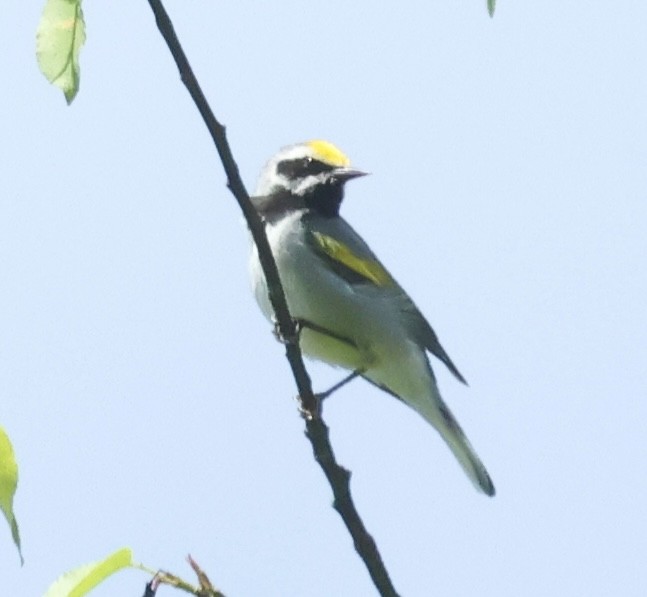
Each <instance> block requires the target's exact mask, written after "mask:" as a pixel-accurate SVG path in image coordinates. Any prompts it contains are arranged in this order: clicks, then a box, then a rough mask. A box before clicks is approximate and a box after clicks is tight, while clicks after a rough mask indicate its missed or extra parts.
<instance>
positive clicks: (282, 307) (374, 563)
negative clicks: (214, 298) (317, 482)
mask: <svg viewBox="0 0 647 597" xmlns="http://www.w3.org/2000/svg"><path fill="white" fill-rule="evenodd" d="M148 2H149V4H150V6H151V9H152V10H153V14H154V15H155V20H156V22H157V27H158V29H159V30H160V33H161V34H162V37H163V38H164V40H165V41H166V43H167V45H168V47H169V50H170V51H171V54H172V56H173V59H174V60H175V63H176V64H177V67H178V70H179V71H180V77H181V79H182V82H183V83H184V85H185V86H186V88H187V90H188V91H189V93H190V94H191V97H192V98H193V101H194V102H195V105H196V106H197V108H198V110H199V111H200V114H201V115H202V118H203V119H204V122H205V124H206V126H207V129H208V130H209V133H210V134H211V138H212V139H213V142H214V144H215V145H216V149H217V150H218V155H219V156H220V160H221V161H222V165H223V167H224V169H225V173H226V175H227V186H228V187H229V189H230V191H231V192H232V194H233V195H234V197H235V198H236V201H237V202H238V205H239V206H240V209H241V210H242V212H243V215H244V216H245V219H246V221H247V225H248V227H249V229H250V231H251V234H252V238H253V239H254V242H255V243H256V247H257V249H258V255H259V259H260V262H261V266H262V268H263V272H264V274H265V278H266V280H267V285H268V289H269V298H270V302H271V304H272V308H273V310H274V313H275V314H276V319H277V325H278V329H279V333H280V335H281V337H282V338H283V339H284V340H285V346H286V356H287V358H288V361H289V363H290V367H291V368H292V373H293V375H294V379H295V381H296V384H297V388H298V391H299V399H300V401H301V404H302V410H303V411H304V413H305V415H306V416H305V420H306V436H307V437H308V439H309V440H310V442H311V444H312V449H313V452H314V455H315V459H316V460H317V462H318V463H319V465H320V466H321V468H322V469H323V471H324V473H325V475H326V477H327V478H328V481H329V483H330V485H331V487H332V490H333V495H334V507H335V509H336V510H337V511H338V512H339V514H340V515H341V517H342V519H343V520H344V523H345V524H346V527H347V528H348V531H349V532H350V534H351V536H352V538H353V542H354V544H355V549H356V550H357V552H358V553H359V555H360V557H361V558H362V560H363V561H364V564H365V565H366V567H367V568H368V571H369V574H370V575H371V578H372V579H373V583H374V584H375V586H376V588H377V589H378V591H379V592H380V594H381V595H384V596H389V597H394V596H397V593H396V591H395V588H394V587H393V584H392V583H391V579H390V578H389V574H388V572H387V570H386V568H385V566H384V563H383V561H382V558H381V557H380V554H379V552H378V550H377V546H376V544H375V541H374V540H373V538H372V537H371V535H370V534H369V533H368V532H367V530H366V528H365V527H364V524H363V522H362V520H361V518H360V516H359V514H358V513H357V510H356V509H355V505H354V503H353V500H352V497H351V493H350V486H349V480H350V473H349V472H348V471H347V470H346V469H345V468H343V467H342V466H340V465H339V464H337V462H336V460H335V456H334V453H333V451H332V446H331V445H330V440H329V437H328V427H327V426H326V424H325V423H324V421H323V419H322V418H321V412H320V409H319V401H318V400H317V398H316V396H315V394H314V392H313V391H312V384H311V382H310V376H309V375H308V372H307V371H306V368H305V365H304V363H303V358H302V356H301V350H300V348H299V342H298V330H297V326H296V324H295V322H294V320H293V319H292V317H291V316H290V313H289V311H288V306H287V301H286V300H285V293H284V292H283V287H282V286H281V280H280V278H279V273H278V270H277V268H276V263H275V262H274V257H273V256H272V251H271V249H270V246H269V243H268V241H267V236H266V235H265V228H264V226H263V222H262V220H261V218H260V216H259V215H258V213H257V212H256V210H255V209H254V206H253V205H252V203H251V201H250V199H249V195H248V193H247V190H246V189H245V186H244V185H243V181H242V179H241V178H240V173H239V172H238V166H237V165H236V162H235V161H234V158H233V156H232V153H231V149H230V147H229V143H228V141H227V136H226V131H225V127H224V126H223V125H222V124H220V123H219V122H218V120H217V119H216V117H215V116H214V114H213V112H212V111H211V108H210V106H209V103H208V102H207V100H206V98H205V96H204V93H203V92H202V89H201V88H200V85H199V83H198V80H197V79H196V77H195V75H194V73H193V70H192V69H191V66H190V65H189V61H188V60H187V57H186V55H185V54H184V51H183V50H182V46H181V45H180V42H179V40H178V38H177V36H176V35H175V31H174V29H173V24H172V23H171V20H170V19H169V16H168V14H167V13H166V10H165V9H164V6H163V5H162V2H161V0H148Z"/></svg>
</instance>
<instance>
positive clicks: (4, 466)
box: [0, 427, 23, 562]
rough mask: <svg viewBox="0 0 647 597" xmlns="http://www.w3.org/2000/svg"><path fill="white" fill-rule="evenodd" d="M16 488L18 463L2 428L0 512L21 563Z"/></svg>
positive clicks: (0, 428)
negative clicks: (4, 519) (9, 531)
mask: <svg viewBox="0 0 647 597" xmlns="http://www.w3.org/2000/svg"><path fill="white" fill-rule="evenodd" d="M16 487H18V463H17V462H16V457H15V455H14V452H13V446H12V445H11V441H9V436H8V435H7V433H6V432H5V430H4V429H3V428H2V427H0V510H2V513H3V514H4V515H5V518H6V519H7V522H8V523H9V527H10V528H11V536H12V537H13V542H14V543H15V544H16V547H17V549H18V554H19V555H20V561H21V562H23V557H22V552H21V550H20V533H19V532H18V522H17V521H16V517H15V515H14V513H13V496H14V495H15V493H16Z"/></svg>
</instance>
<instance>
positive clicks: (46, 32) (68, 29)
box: [36, 0, 85, 104]
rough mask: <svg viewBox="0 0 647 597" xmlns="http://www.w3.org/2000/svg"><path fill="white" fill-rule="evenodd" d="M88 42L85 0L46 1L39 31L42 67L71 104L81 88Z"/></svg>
mask: <svg viewBox="0 0 647 597" xmlns="http://www.w3.org/2000/svg"><path fill="white" fill-rule="evenodd" d="M84 42H85V22H84V20H83V11H82V10H81V0H46V2H45V8H43V14H42V15H41V18H40V24H39V25H38V32H37V34H36V57H37V58H38V66H39V67H40V70H41V72H42V73H43V74H44V75H45V77H46V78H47V80H48V81H49V82H50V83H53V84H54V85H56V86H57V87H59V88H60V89H61V90H62V91H63V93H64V94H65V99H66V101H67V103H68V104H71V103H72V100H73V99H74V97H75V96H76V94H77V92H78V91H79V52H80V51H81V46H82V45H83V44H84Z"/></svg>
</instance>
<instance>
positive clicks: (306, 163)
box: [251, 141, 494, 496]
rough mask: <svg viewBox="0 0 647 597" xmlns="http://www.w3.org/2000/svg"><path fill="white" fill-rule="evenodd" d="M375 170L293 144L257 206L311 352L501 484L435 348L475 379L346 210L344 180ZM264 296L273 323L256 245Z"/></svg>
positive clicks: (257, 280)
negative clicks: (393, 402)
mask: <svg viewBox="0 0 647 597" xmlns="http://www.w3.org/2000/svg"><path fill="white" fill-rule="evenodd" d="M364 174H365V173H364V172H362V171H360V170H356V169H354V168H351V166H350V161H349V160H348V158H347V157H346V156H345V155H344V154H343V153H342V152H341V151H340V150H339V149H337V148H336V147H335V146H334V145H332V144H331V143H328V142H327V141H308V142H306V143H299V144H296V145H291V146H289V147H285V148H284V149H282V150H281V151H279V153H277V154H276V155H275V156H274V157H272V158H271V159H270V161H269V162H268V163H267V164H266V166H265V168H264V169H263V171H262V173H261V176H260V180H259V183H258V187H257V189H256V193H255V196H254V197H252V201H253V203H254V206H255V207H256V209H257V210H258V213H259V214H260V215H261V217H262V218H263V220H264V222H265V229H266V232H267V237H268V240H269V243H270V247H271V249H272V253H273V254H274V259H275V260H276V265H277V267H278V271H279V275H280V278H281V282H282V284H283V288H284V290H285V296H286V299H287V302H288V307H289V309H290V313H291V315H292V317H293V318H294V319H295V320H296V321H298V322H299V325H300V332H299V344H300V346H301V349H302V351H303V352H304V354H306V355H308V356H310V357H313V358H315V359H319V360H322V361H325V362H326V363H329V364H331V365H336V366H340V367H344V368H346V369H349V370H350V371H356V372H359V373H360V374H361V375H362V377H364V378H365V379H367V380H368V381H370V382H372V383H373V384H375V385H376V386H378V387H380V388H382V389H383V390H385V391H387V392H388V393H390V394H392V395H394V396H396V397H397V398H400V399H401V400H402V401H403V402H405V403H406V404H408V405H409V406H410V407H411V408H413V409H414V410H415V411H417V412H418V413H419V414H420V415H422V417H424V419H425V420H426V421H428V422H429V423H431V425H433V426H434V428H435V429H436V430H437V431H438V432H439V433H440V435H441V437H442V438H443V439H444V440H445V442H446V443H447V445H448V446H449V447H450V449H451V450H452V452H453V453H454V455H455V456H456V458H457V459H458V462H459V463H460V464H461V466H462V467H463V469H464V470H465V472H466V473H467V475H468V477H469V478H470V479H471V480H472V482H473V483H474V485H475V486H476V487H477V488H478V489H480V490H481V491H483V492H484V493H485V494H487V495H490V496H492V495H494V485H493V483H492V480H491V479H490V476H489V475H488V473H487V471H486V470H485V467H484V466H483V464H482V462H481V460H480V459H479V457H478V456H477V455H476V452H475V451H474V450H473V448H472V446H471V445H470V443H469V441H468V440H467V438H466V437H465V434H464V433H463V430H462V429H461V427H460V426H459V424H458V422H457V421H456V419H455V418H454V416H453V415H452V413H451V412H450V410H449V409H448V408H447V406H446V405H445V403H444V402H443V400H442V398H441V396H440V392H439V391H438V386H437V385H436V379H435V377H434V373H433V371H432V369H431V365H430V363H429V359H428V358H427V351H429V352H430V353H431V354H433V355H434V356H435V357H437V358H438V359H440V360H441V361H442V362H443V363H444V364H445V365H446V366H447V367H448V368H449V370H450V371H451V372H452V373H453V374H454V376H455V377H456V378H457V379H459V380H460V381H461V382H463V383H465V379H464V378H463V376H462V375H461V374H460V372H459V371H458V369H457V368H456V366H455V365H454V363H452V361H451V359H450V358H449V356H448V355H447V353H446V352H445V350H444V349H443V347H442V346H441V345H440V342H439V341H438V337H437V336H436V334H435V332H434V331H433V329H432V328H431V326H430V325H429V323H428V322H427V320H426V319H425V318H424V316H423V315H422V313H420V311H419V310H418V308H417V307H416V306H415V305H414V303H413V301H412V300H411V299H410V298H409V296H408V295H407V293H406V292H405V291H404V290H403V289H402V288H401V287H400V285H399V284H398V283H397V282H396V281H395V279H394V278H393V277H392V276H391V274H390V273H389V272H388V271H387V270H386V268H385V267H384V266H383V265H382V263H381V262H380V261H379V260H378V258H377V257H376V256H375V254H374V253H373V251H371V249H370V248H369V247H368V245H367V244H366V243H365V242H364V241H363V240H362V238H361V237H360V236H359V234H357V232H355V230H353V229H352V228H351V227H350V225H349V224H348V223H347V222H346V221H345V220H344V219H343V218H342V217H341V216H340V215H339V207H340V205H341V201H342V199H343V196H344V185H345V184H346V182H348V181H349V180H351V179H353V178H357V177H359V176H363V175H364ZM251 276H252V284H253V289H254V294H255V296H256V300H257V301H258V303H259V306H260V307H261V309H262V311H263V313H264V314H265V316H266V317H267V318H268V319H270V320H273V312H272V308H271V306H270V303H269V299H268V293H267V285H266V283H265V277H264V275H263V272H262V270H261V267H260V263H259V260H258V253H257V251H256V247H254V248H253V249H252V256H251Z"/></svg>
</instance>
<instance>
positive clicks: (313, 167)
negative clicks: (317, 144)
mask: <svg viewBox="0 0 647 597" xmlns="http://www.w3.org/2000/svg"><path fill="white" fill-rule="evenodd" d="M332 170H334V167H333V166H330V165H329V164H326V163H324V162H321V161H320V160H315V159H314V158H310V157H307V158H297V159H294V160H283V161H282V162H279V163H278V165H277V166H276V171H277V173H278V174H281V175H283V176H285V177H286V178H288V179H289V180H297V179H299V178H305V177H306V176H317V174H321V173H322V172H331V171H332Z"/></svg>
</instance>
